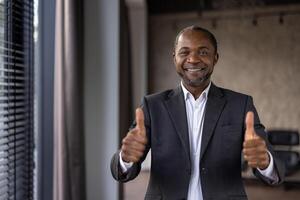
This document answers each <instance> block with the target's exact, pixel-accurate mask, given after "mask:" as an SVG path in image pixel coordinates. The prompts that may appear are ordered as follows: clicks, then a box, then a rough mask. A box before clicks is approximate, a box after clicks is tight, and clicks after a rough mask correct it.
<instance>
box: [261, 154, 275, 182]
mask: <svg viewBox="0 0 300 200" xmlns="http://www.w3.org/2000/svg"><path fill="white" fill-rule="evenodd" d="M268 154H269V157H270V164H269V166H268V167H267V168H266V169H264V170H261V169H259V168H257V170H258V171H259V172H260V173H261V175H263V176H264V177H266V178H268V179H270V180H271V184H272V185H273V184H276V183H278V181H279V178H278V175H277V173H276V171H275V169H274V159H273V156H272V154H271V153H270V152H269V151H268Z"/></svg>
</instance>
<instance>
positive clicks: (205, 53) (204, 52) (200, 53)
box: [199, 51, 208, 56]
mask: <svg viewBox="0 0 300 200" xmlns="http://www.w3.org/2000/svg"><path fill="white" fill-rule="evenodd" d="M199 55H201V56H206V55H208V51H199Z"/></svg>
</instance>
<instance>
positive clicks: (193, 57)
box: [187, 53, 200, 63]
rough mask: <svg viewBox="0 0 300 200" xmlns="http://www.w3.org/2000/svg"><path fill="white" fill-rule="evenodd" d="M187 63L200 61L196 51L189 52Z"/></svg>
mask: <svg viewBox="0 0 300 200" xmlns="http://www.w3.org/2000/svg"><path fill="white" fill-rule="evenodd" d="M187 61H188V62H189V63H198V62H200V58H199V56H198V55H197V53H191V54H190V55H189V57H188V59H187Z"/></svg>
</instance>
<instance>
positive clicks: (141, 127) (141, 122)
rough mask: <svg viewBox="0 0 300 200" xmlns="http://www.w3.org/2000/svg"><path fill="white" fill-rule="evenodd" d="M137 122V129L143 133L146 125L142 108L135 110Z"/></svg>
mask: <svg viewBox="0 0 300 200" xmlns="http://www.w3.org/2000/svg"><path fill="white" fill-rule="evenodd" d="M135 121H136V128H138V129H139V131H141V132H143V131H144V130H145V124H144V112H143V110H142V109H141V108H137V109H136V110H135Z"/></svg>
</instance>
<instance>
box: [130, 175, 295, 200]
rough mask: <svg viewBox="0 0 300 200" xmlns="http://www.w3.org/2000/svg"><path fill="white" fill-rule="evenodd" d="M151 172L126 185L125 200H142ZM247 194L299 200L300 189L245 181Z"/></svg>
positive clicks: (254, 198)
mask: <svg viewBox="0 0 300 200" xmlns="http://www.w3.org/2000/svg"><path fill="white" fill-rule="evenodd" d="M148 178H149V172H145V171H144V172H141V173H140V175H139V176H138V177H137V178H136V179H134V180H133V181H131V182H128V183H126V184H124V200H142V199H144V194H145V192H146V187H147V183H148ZM245 186H246V192H247V195H248V198H249V200H299V199H300V187H299V186H297V187H296V186H291V187H289V188H286V187H284V186H280V187H268V186H265V185H262V184H260V183H259V182H258V181H256V180H247V181H245Z"/></svg>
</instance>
